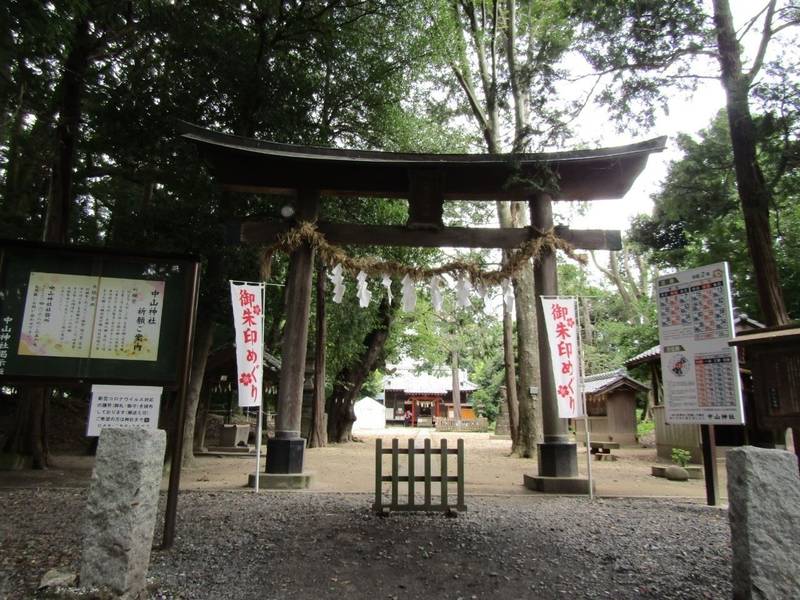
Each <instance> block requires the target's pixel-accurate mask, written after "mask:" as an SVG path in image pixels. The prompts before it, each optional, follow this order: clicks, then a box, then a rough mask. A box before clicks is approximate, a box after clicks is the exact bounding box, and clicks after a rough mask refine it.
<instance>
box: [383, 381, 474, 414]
mask: <svg viewBox="0 0 800 600" xmlns="http://www.w3.org/2000/svg"><path fill="white" fill-rule="evenodd" d="M459 385H460V387H461V418H462V419H465V420H470V419H474V418H475V416H476V415H475V410H474V409H473V407H472V400H471V399H470V395H471V394H472V392H473V391H475V390H476V389H478V386H476V385H475V384H474V383H471V382H470V381H468V380H467V378H466V377H465V376H464V375H463V374H462V375H461V377H460V381H459ZM384 406H385V407H386V421H387V423H395V424H401V423H405V415H406V412H410V413H411V423H410V424H411V425H414V426H417V427H433V425H434V419H435V418H436V417H448V418H454V417H455V409H454V407H453V380H452V376H451V375H450V374H449V373H448V374H446V375H444V374H442V375H430V374H428V373H421V374H418V375H417V374H414V373H411V372H400V373H398V374H396V375H394V376H392V377H388V378H387V379H386V380H385V381H384Z"/></svg>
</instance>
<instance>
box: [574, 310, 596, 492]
mask: <svg viewBox="0 0 800 600" xmlns="http://www.w3.org/2000/svg"><path fill="white" fill-rule="evenodd" d="M580 303H581V299H580V298H575V304H576V306H577V307H578V310H577V311H576V314H575V320H576V321H577V322H578V351H579V352H580V357H581V358H580V361H581V380H580V386H581V402H582V403H583V419H584V427H583V429H584V431H585V432H586V476H587V477H588V478H589V500H594V479H593V478H592V453H591V451H590V450H591V447H592V446H591V433H590V431H589V430H590V429H591V427H590V425H589V410H588V408H587V407H586V390H585V388H584V385H583V380H584V378H585V377H586V362H585V361H584V352H583V334H582V333H581V311H580Z"/></svg>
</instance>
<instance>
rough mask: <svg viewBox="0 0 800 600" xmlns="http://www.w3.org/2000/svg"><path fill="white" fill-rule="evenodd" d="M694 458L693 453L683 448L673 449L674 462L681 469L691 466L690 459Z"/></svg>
mask: <svg viewBox="0 0 800 600" xmlns="http://www.w3.org/2000/svg"><path fill="white" fill-rule="evenodd" d="M691 458H692V453H691V452H689V451H688V450H684V449H683V448H673V449H672V462H674V463H675V464H676V465H678V466H680V467H685V466H686V465H688V464H689V459H691Z"/></svg>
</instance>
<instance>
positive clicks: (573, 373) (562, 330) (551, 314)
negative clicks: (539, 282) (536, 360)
mask: <svg viewBox="0 0 800 600" xmlns="http://www.w3.org/2000/svg"><path fill="white" fill-rule="evenodd" d="M542 310H543V311H544V322H545V328H546V329H547V343H548V346H549V348H550V363H551V364H552V367H553V380H554V381H555V388H556V390H555V391H556V399H557V400H558V416H559V417H561V418H562V419H574V418H575V417H582V416H583V401H582V400H581V362H580V352H579V348H578V318H577V312H576V303H575V298H542Z"/></svg>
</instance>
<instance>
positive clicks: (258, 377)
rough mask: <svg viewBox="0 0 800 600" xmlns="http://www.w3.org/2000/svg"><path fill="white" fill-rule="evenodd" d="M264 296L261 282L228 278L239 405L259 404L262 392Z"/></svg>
mask: <svg viewBox="0 0 800 600" xmlns="http://www.w3.org/2000/svg"><path fill="white" fill-rule="evenodd" d="M263 297H264V284H263V283H234V282H232V281H231V303H232V305H233V326H234V328H235V330H236V373H237V375H236V379H237V381H238V384H239V406H261V394H262V391H263V389H264V382H263V381H262V375H263V372H264V305H263V301H262V299H263Z"/></svg>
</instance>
